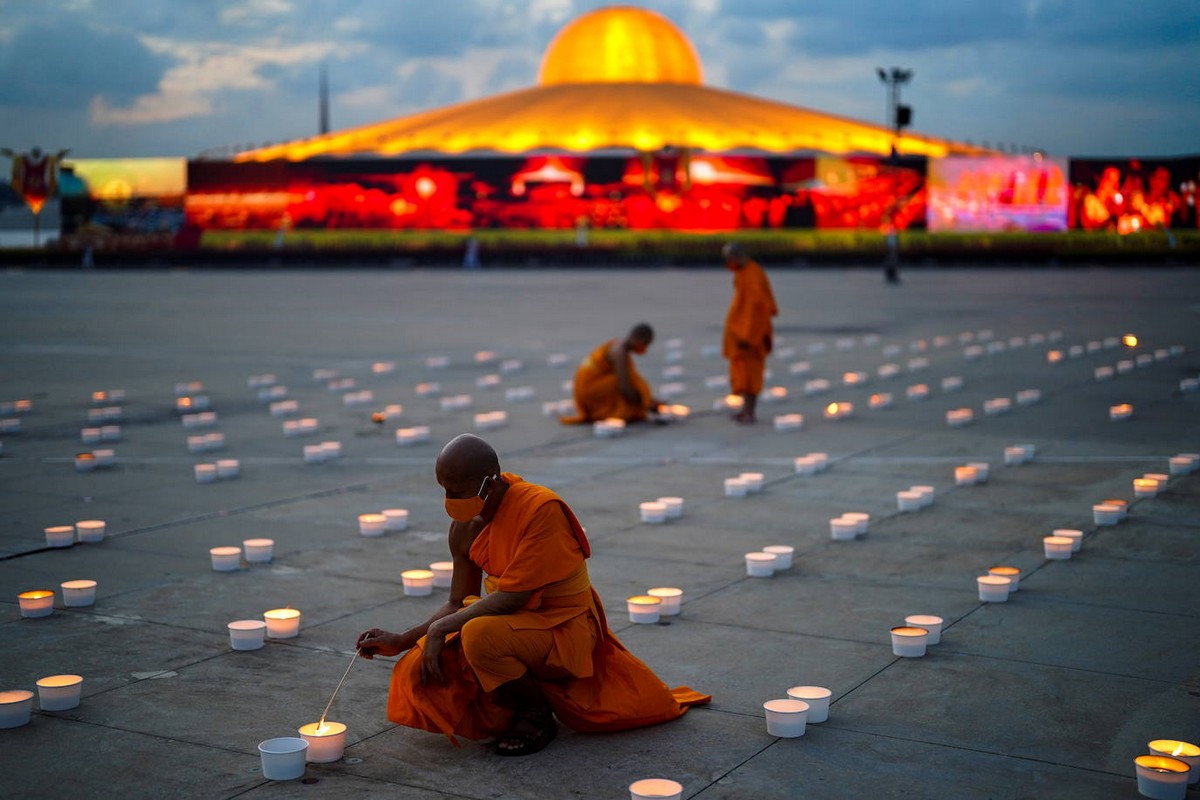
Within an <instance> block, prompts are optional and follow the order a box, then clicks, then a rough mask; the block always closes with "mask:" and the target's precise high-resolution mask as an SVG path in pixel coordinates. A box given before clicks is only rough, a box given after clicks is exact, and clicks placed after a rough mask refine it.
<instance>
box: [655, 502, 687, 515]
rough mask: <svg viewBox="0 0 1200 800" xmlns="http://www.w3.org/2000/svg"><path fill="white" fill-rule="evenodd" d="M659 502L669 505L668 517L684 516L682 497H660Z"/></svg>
mask: <svg viewBox="0 0 1200 800" xmlns="http://www.w3.org/2000/svg"><path fill="white" fill-rule="evenodd" d="M658 502H660V503H662V504H663V505H664V506H666V507H667V519H679V518H680V517H682V516H683V498H682V497H660V498H658Z"/></svg>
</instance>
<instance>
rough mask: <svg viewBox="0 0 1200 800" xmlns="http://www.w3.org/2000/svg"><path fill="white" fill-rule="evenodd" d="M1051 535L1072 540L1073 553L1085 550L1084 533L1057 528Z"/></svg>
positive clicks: (1071, 529)
mask: <svg viewBox="0 0 1200 800" xmlns="http://www.w3.org/2000/svg"><path fill="white" fill-rule="evenodd" d="M1051 535H1053V536H1062V537H1064V538H1067V539H1070V540H1071V552H1072V553H1078V552H1079V551H1080V550H1082V549H1083V531H1080V530H1075V529H1074V528H1055V529H1054V530H1053V531H1051Z"/></svg>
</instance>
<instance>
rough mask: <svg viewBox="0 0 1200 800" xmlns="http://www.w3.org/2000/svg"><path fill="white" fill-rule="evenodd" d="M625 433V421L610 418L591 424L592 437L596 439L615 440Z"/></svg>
mask: <svg viewBox="0 0 1200 800" xmlns="http://www.w3.org/2000/svg"><path fill="white" fill-rule="evenodd" d="M624 433H625V420H623V419H617V418H616V417H611V418H609V419H598V420H596V421H595V422H593V423H592V435H593V436H595V437H596V438H597V439H615V438H616V437H618V436H621V435H623V434H624Z"/></svg>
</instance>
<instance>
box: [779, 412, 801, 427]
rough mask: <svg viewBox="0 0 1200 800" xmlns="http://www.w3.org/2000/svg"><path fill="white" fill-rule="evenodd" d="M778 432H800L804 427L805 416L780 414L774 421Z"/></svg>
mask: <svg viewBox="0 0 1200 800" xmlns="http://www.w3.org/2000/svg"><path fill="white" fill-rule="evenodd" d="M774 425H775V430H777V431H798V430H800V429H801V428H803V427H804V415H803V414H779V415H777V416H776V417H775V419H774Z"/></svg>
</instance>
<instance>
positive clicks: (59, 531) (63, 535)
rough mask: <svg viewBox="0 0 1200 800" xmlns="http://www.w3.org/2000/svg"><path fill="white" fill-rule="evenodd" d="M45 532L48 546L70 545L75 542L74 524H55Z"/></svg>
mask: <svg viewBox="0 0 1200 800" xmlns="http://www.w3.org/2000/svg"><path fill="white" fill-rule="evenodd" d="M43 533H44V534H45V536H46V546H47V547H70V546H71V545H73V544H75V526H74V525H53V526H51V527H49V528H45V529H44V530H43Z"/></svg>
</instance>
